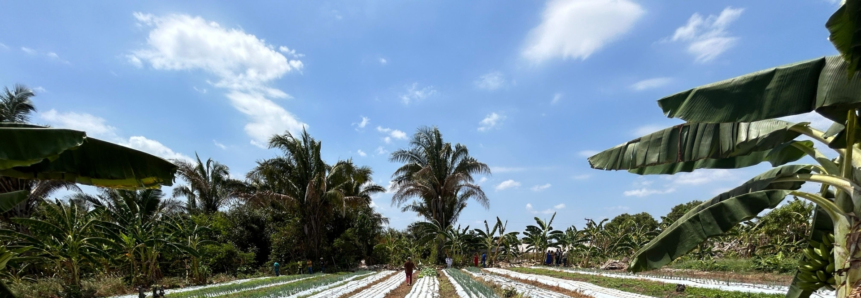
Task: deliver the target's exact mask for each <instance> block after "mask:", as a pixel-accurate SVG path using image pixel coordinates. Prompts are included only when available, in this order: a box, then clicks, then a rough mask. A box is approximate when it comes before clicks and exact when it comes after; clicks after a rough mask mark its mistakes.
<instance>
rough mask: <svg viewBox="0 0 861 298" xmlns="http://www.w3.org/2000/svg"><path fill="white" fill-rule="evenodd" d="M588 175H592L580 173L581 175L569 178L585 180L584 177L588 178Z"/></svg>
mask: <svg viewBox="0 0 861 298" xmlns="http://www.w3.org/2000/svg"><path fill="white" fill-rule="evenodd" d="M589 177H592V175H590V174H582V175H576V176H574V177H571V178H574V180H586V179H589Z"/></svg>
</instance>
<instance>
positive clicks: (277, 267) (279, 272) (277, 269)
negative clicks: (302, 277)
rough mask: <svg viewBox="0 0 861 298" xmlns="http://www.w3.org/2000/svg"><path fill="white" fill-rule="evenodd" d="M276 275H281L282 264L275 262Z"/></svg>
mask: <svg viewBox="0 0 861 298" xmlns="http://www.w3.org/2000/svg"><path fill="white" fill-rule="evenodd" d="M275 276H276V277H277V276H281V264H278V262H275Z"/></svg>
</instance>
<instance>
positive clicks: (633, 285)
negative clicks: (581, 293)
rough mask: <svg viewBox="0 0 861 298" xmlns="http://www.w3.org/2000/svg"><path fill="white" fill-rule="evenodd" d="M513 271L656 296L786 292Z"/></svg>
mask: <svg viewBox="0 0 861 298" xmlns="http://www.w3.org/2000/svg"><path fill="white" fill-rule="evenodd" d="M509 270H511V271H515V272H520V273H529V274H539V275H545V276H552V277H556V278H562V279H567V280H576V281H583V282H588V283H591V284H594V285H597V286H601V287H605V288H611V289H617V290H621V291H626V292H632V293H637V294H643V295H648V296H654V297H674V298H675V297H678V298H682V297H684V298H701V297H702V298H783V297H784V296H785V295H784V294H764V293H746V292H730V291H721V290H716V289H703V288H694V287H687V289H686V290H685V292H684V293H676V285H675V284H668V283H662V282H656V281H648V280H642V279H626V278H612V277H604V276H595V275H587V274H577V273H570V272H559V271H551V270H544V269H532V268H509Z"/></svg>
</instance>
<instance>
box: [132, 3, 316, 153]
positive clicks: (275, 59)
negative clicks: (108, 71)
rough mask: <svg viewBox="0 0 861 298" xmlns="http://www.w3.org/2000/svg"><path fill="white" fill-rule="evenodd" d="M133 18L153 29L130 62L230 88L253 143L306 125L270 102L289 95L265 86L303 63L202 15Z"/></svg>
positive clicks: (291, 53) (292, 52)
mask: <svg viewBox="0 0 861 298" xmlns="http://www.w3.org/2000/svg"><path fill="white" fill-rule="evenodd" d="M134 17H135V18H136V19H137V20H138V22H139V24H140V25H141V26H145V27H150V28H151V31H150V32H149V35H148V37H147V47H146V48H145V49H140V50H136V51H134V52H132V55H130V56H128V60H129V63H131V64H132V65H135V66H137V65H141V66H142V65H143V62H144V61H146V62H148V63H149V65H151V66H152V67H153V68H154V69H158V70H203V71H205V72H207V73H210V74H212V75H214V76H216V77H217V78H218V80H217V81H216V82H214V83H212V84H213V85H214V86H216V87H219V88H224V89H227V90H228V92H227V98H229V99H230V102H231V104H232V105H233V107H234V108H236V109H237V110H239V111H240V112H242V113H243V114H245V115H247V116H248V119H249V121H250V123H248V124H247V125H246V126H245V132H246V134H248V135H249V136H250V137H251V143H252V144H254V145H256V146H259V147H262V148H265V144H266V143H267V142H268V140H269V138H271V137H272V136H273V135H275V134H281V133H284V132H285V131H289V132H291V133H293V134H298V133H300V132H301V131H302V129H303V128H305V127H306V126H307V125H306V124H305V123H302V122H301V121H299V120H298V119H297V118H296V117H295V116H294V115H293V114H291V113H290V112H288V111H287V110H285V109H284V108H282V107H281V106H279V105H278V104H276V103H275V102H273V101H272V99H273V98H287V97H289V95H287V94H286V93H284V91H281V90H278V89H275V88H271V87H268V86H267V84H269V83H270V82H271V81H273V80H276V79H278V78H280V77H281V76H283V75H284V74H286V73H288V72H300V71H301V70H302V68H303V66H304V65H303V63H302V61H300V60H298V59H288V58H287V57H285V56H284V55H283V54H282V53H279V51H276V49H275V47H274V46H272V45H269V44H266V42H265V41H264V40H262V39H259V38H257V36H254V35H252V34H248V33H245V32H244V31H243V30H241V29H227V28H223V27H221V26H220V25H219V24H218V23H216V22H211V21H207V20H204V19H203V18H201V17H192V16H189V15H182V14H173V15H166V16H161V17H159V16H154V15H150V14H143V13H139V12H136V13H134ZM279 50H280V51H282V52H286V53H285V54H287V55H288V56H291V58H298V57H301V56H300V55H301V54H296V53H295V50H290V49H288V48H286V47H283V48H279ZM135 59H137V60H135ZM138 61H140V62H141V63H140V64H138V63H137V62H138Z"/></svg>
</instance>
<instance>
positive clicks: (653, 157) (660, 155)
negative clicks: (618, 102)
mask: <svg viewBox="0 0 861 298" xmlns="http://www.w3.org/2000/svg"><path fill="white" fill-rule="evenodd" d="M801 125H805V124H793V123H790V122H786V121H782V120H763V121H756V122H739V123H686V124H682V125H678V126H674V127H670V128H666V129H664V130H661V131H658V132H654V133H651V134H649V135H646V136H644V137H641V138H637V139H634V140H632V141H630V142H627V143H624V144H621V145H618V146H616V147H613V148H612V149H608V150H605V151H603V152H601V153H598V154H596V155H594V156H592V157H590V158H589V164H590V165H591V166H592V167H593V168H596V169H603V170H629V171H630V172H632V173H637V174H674V173H677V172H690V171H693V170H695V169H700V168H714V169H733V168H742V167H747V166H752V165H756V164H759V163H761V162H763V161H768V162H770V163H771V164H772V165H773V166H779V165H783V164H786V163H788V162H792V161H796V160H798V159H800V158H801V157H803V156H804V154H805V152H804V151H803V150H801V149H799V148H798V147H796V146H784V145H785V144H787V143H789V142H791V141H792V140H793V139H795V138H796V137H798V136H799V135H800V133H798V132H795V131H793V130H792V129H791V128H793V127H796V126H801Z"/></svg>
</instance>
